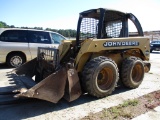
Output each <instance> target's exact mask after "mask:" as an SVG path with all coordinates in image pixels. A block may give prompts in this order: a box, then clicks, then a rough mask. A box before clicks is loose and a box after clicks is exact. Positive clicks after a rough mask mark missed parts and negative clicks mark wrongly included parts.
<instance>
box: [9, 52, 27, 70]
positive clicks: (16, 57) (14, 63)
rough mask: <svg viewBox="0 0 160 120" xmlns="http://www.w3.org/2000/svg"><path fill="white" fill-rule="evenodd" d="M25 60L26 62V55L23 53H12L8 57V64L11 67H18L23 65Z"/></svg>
mask: <svg viewBox="0 0 160 120" xmlns="http://www.w3.org/2000/svg"><path fill="white" fill-rule="evenodd" d="M25 62H26V60H25V57H24V55H22V54H10V55H9V56H8V57H7V65H8V66H9V67H14V68H16V67H19V66H21V65H22V64H23V63H25Z"/></svg>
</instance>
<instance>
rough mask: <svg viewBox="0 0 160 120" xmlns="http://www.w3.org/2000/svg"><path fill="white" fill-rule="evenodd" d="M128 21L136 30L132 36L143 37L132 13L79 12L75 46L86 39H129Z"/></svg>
mask: <svg viewBox="0 0 160 120" xmlns="http://www.w3.org/2000/svg"><path fill="white" fill-rule="evenodd" d="M128 20H130V21H132V22H133V24H134V25H135V27H136V29H137V34H136V35H134V36H144V35H143V30H142V27H141V25H140V23H139V21H138V19H137V18H136V17H135V16H134V15H133V14H132V13H123V12H120V11H116V10H111V9H104V8H99V9H91V10H87V11H84V12H81V13H80V16H79V21H78V26H77V36H76V40H77V46H79V41H81V40H82V41H83V40H85V39H88V38H97V39H107V38H120V37H130V35H129V30H128Z"/></svg>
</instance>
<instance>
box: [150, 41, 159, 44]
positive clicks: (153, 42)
mask: <svg viewBox="0 0 160 120" xmlns="http://www.w3.org/2000/svg"><path fill="white" fill-rule="evenodd" d="M151 43H152V44H160V41H152V42H151Z"/></svg>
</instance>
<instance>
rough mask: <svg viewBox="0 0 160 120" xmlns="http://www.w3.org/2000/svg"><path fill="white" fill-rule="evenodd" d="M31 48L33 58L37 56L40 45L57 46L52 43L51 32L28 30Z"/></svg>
mask: <svg viewBox="0 0 160 120" xmlns="http://www.w3.org/2000/svg"><path fill="white" fill-rule="evenodd" d="M28 39H29V49H30V52H31V55H32V59H33V58H35V57H37V50H38V47H47V48H57V47H58V46H57V45H54V44H52V42H51V37H50V34H49V32H45V31H28Z"/></svg>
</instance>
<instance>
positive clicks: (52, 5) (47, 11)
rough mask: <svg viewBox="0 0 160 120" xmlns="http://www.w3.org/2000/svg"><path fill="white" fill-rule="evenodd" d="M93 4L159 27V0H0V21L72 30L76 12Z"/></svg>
mask: <svg viewBox="0 0 160 120" xmlns="http://www.w3.org/2000/svg"><path fill="white" fill-rule="evenodd" d="M95 8H110V9H115V10H120V11H123V12H126V13H133V14H134V15H135V16H136V17H137V18H138V20H139V21H140V23H141V25H142V28H143V30H144V31H153V30H160V14H159V13H160V12H159V11H160V0H0V21H3V22H5V23H6V24H8V25H14V26H16V27H43V29H45V28H52V29H75V30H76V28H77V22H78V17H79V13H80V12H83V11H85V10H89V9H95Z"/></svg>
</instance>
